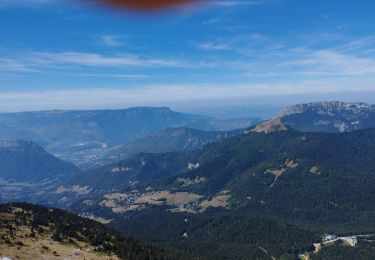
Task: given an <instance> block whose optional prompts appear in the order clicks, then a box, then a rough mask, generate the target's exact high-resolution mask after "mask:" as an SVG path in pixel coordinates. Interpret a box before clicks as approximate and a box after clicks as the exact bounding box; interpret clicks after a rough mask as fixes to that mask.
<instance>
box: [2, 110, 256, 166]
mask: <svg viewBox="0 0 375 260" xmlns="http://www.w3.org/2000/svg"><path fill="white" fill-rule="evenodd" d="M253 120H254V121H253ZM258 121H259V119H236V120H218V119H216V118H213V117H208V116H201V115H193V114H185V113H179V112H175V111H172V110H171V109H169V108H167V107H134V108H128V109H118V110H87V111H84V110H83V111H39V112H21V113H2V114H0V139H4V140H10V139H25V140H30V141H34V142H36V143H38V144H40V145H42V146H43V147H44V148H45V149H46V150H47V151H48V152H50V153H52V154H54V155H56V156H58V157H59V158H62V159H64V160H69V161H73V162H77V161H79V160H81V158H82V157H85V158H89V159H91V158H95V157H101V156H102V155H103V154H104V153H106V152H107V149H108V148H111V147H115V146H119V145H125V144H127V143H129V142H131V141H134V140H136V139H139V138H141V137H144V136H147V135H149V134H152V133H155V132H157V131H160V130H162V129H166V128H171V127H189V128H195V129H201V130H207V131H218V130H223V129H224V130H228V129H234V128H243V127H246V126H250V125H252V124H255V123H257V122H258Z"/></svg>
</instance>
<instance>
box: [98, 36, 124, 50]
mask: <svg viewBox="0 0 375 260" xmlns="http://www.w3.org/2000/svg"><path fill="white" fill-rule="evenodd" d="M100 41H101V43H103V44H104V45H106V46H109V47H118V46H122V45H123V42H122V37H120V36H114V35H103V36H101V37H100Z"/></svg>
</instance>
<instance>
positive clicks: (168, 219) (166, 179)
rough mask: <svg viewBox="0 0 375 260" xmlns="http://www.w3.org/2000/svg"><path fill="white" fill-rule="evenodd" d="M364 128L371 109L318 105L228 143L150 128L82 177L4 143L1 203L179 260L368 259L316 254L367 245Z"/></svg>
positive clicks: (372, 153)
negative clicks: (347, 239) (59, 212)
mask: <svg viewBox="0 0 375 260" xmlns="http://www.w3.org/2000/svg"><path fill="white" fill-rule="evenodd" d="M373 122H375V120H374V118H373V106H371V105H367V104H363V103H351V104H349V103H340V102H319V103H310V104H303V105H296V106H293V107H289V108H287V109H285V110H283V111H282V112H280V113H278V114H277V115H276V116H275V118H274V119H271V120H268V121H265V122H262V123H259V124H257V125H254V126H252V127H248V128H245V129H240V130H234V131H223V132H221V131H214V130H213V129H206V130H198V129H193V128H189V127H173V128H170V127H167V128H166V129H161V130H160V129H158V130H157V129H156V128H155V129H154V130H152V132H150V133H147V134H144V135H143V134H142V135H137V137H135V136H134V140H131V139H128V141H126V142H125V143H121V144H120V142H119V145H115V144H114V143H112V145H113V146H111V147H108V148H107V149H100V150H102V155H101V156H98V157H97V158H95V160H91V161H90V162H95V165H94V166H95V167H94V168H93V167H92V166H93V165H92V164H91V166H87V168H89V169H87V170H84V171H80V170H78V169H77V168H76V167H75V166H73V165H72V164H70V163H66V162H63V161H61V160H59V159H57V158H56V157H54V156H52V155H50V154H48V153H47V152H45V151H44V150H43V149H42V148H40V147H39V146H38V145H36V144H35V143H33V142H27V141H12V142H9V141H4V142H2V143H1V145H0V151H1V149H4V151H3V153H2V157H0V166H1V167H3V169H5V170H4V174H3V176H0V177H1V178H5V179H6V181H7V182H6V183H5V185H4V183H3V184H2V185H3V186H2V191H1V197H2V199H3V200H4V201H9V200H11V199H12V194H19V193H20V190H22V192H24V195H23V196H21V197H17V196H18V195H17V196H16V197H15V198H18V199H26V200H28V201H30V202H33V203H42V204H45V205H47V206H50V207H60V208H65V209H68V210H70V211H73V212H75V213H77V214H80V215H81V216H84V217H86V218H92V219H96V220H99V221H101V222H102V223H105V224H106V225H107V226H109V227H111V228H114V229H116V230H119V231H122V232H125V233H126V234H129V235H133V236H135V237H136V238H139V239H142V240H145V241H147V242H149V243H152V244H154V245H156V246H157V247H158V248H161V249H164V250H167V251H168V252H173V253H176V254H177V255H178V256H179V257H180V258H176V259H210V257H212V256H213V255H215V258H216V259H246V256H247V257H249V256H251V257H250V258H253V259H255V258H257V259H270V258H276V259H295V258H296V257H298V255H299V256H300V257H302V256H301V255H305V256H306V257H310V259H315V258H316V259H322V257H323V258H324V256H327V255H329V256H330V257H331V259H339V258H335V257H332V255H334V254H336V255H345V256H347V255H351V254H359V252H361V250H364V251H365V254H368V255H369V256H370V257H372V256H373V253H372V249H371V248H372V247H371V243H370V244H368V243H367V242H366V241H361V240H360V239H359V240H358V241H359V244H358V246H357V247H355V248H353V250H352V251H346V250H344V249H343V248H342V245H340V244H335V245H336V246H337V247H332V248H328V249H327V250H325V249H324V248H323V249H321V248H320V249H319V248H318V249H317V248H316V247H315V248H314V243H315V244H323V243H324V242H323V241H322V236H323V234H324V233H331V232H332V233H335V234H342V235H346V236H348V235H353V234H364V233H367V234H374V233H375V227H374V226H373V219H374V218H375V197H374V194H375V193H374V192H373V191H374V188H373V187H374V186H375V178H374V177H375V176H374V172H375V164H374V163H373V162H374V161H375V128H372V125H373ZM374 127H375V126H374ZM116 131H117V130H116ZM112 138H115V137H112ZM130 140H131V141H130ZM25 151H27V152H25ZM13 153H14V154H15V155H13V156H11V154H13ZM25 154H26V155H25ZM8 158H11V159H8ZM30 158H31V159H30ZM39 158H41V159H39ZM32 163H35V164H32ZM68 165H69V166H70V167H68ZM82 165H83V164H82ZM87 165H89V164H87ZM17 166H19V167H25V168H26V169H29V170H25V169H23V170H22V171H19V172H18V171H17V170H18V167H17ZM47 166H48V167H47ZM7 167H8V168H7ZM6 169H9V170H6ZM11 173H13V174H14V176H13V179H12V175H11ZM30 176H31V177H30ZM15 177H17V178H18V179H17V178H15ZM20 180H28V181H30V182H32V183H33V184H36V185H35V186H30V185H28V186H27V189H26V188H25V187H24V186H22V185H24V184H21V187H22V189H20V184H17V183H14V182H16V181H20ZM42 180H43V181H42ZM46 180H47V181H46ZM10 182H13V183H12V185H10ZM38 183H39V184H38ZM41 183H42V184H41ZM0 187H1V185H0ZM249 234H251V235H249ZM356 239H357V238H356ZM203 241H204V242H203ZM356 241H357V240H356ZM205 250H209V251H207V252H206V251H205ZM316 250H318V251H316ZM320 250H322V251H321V253H320ZM314 251H316V252H315V253H314ZM337 252H338V253H337ZM319 257H320V258H319ZM211 259H212V258H211ZM344 259H349V258H344ZM369 259H371V258H369Z"/></svg>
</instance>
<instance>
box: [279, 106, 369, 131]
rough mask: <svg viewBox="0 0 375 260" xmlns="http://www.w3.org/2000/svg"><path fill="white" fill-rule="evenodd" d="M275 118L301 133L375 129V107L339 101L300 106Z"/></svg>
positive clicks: (283, 111)
mask: <svg viewBox="0 0 375 260" xmlns="http://www.w3.org/2000/svg"><path fill="white" fill-rule="evenodd" d="M275 117H276V118H281V119H282V120H283V121H284V122H285V123H286V124H287V125H289V126H290V127H292V128H294V129H297V130H300V131H309V132H314V131H318V132H333V133H335V132H347V131H354V130H359V129H364V128H373V127H375V105H369V104H366V103H344V102H338V101H334V102H315V103H307V104H298V105H294V106H290V107H287V108H285V109H284V110H282V111H280V112H279V113H277V114H276V116H275Z"/></svg>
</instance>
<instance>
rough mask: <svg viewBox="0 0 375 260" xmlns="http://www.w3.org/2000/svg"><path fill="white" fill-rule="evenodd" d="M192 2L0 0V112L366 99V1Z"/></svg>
mask: <svg viewBox="0 0 375 260" xmlns="http://www.w3.org/2000/svg"><path fill="white" fill-rule="evenodd" d="M77 2H78V3H77ZM199 2H202V3H201V4H200V5H198V6H180V7H178V8H176V9H174V10H169V11H167V12H163V13H133V12H126V11H118V10H112V9H108V8H106V7H103V6H96V5H87V4H84V3H82V2H79V1H68V0H66V1H64V0H0V111H18V110H34V109H53V108H58V109H69V108H75V109H77V108H117V107H128V106H137V105H157V106H159V105H167V106H172V107H174V106H175V107H183V106H187V107H188V106H205V105H206V106H209V105H212V106H220V105H223V106H224V105H226V104H231V105H239V104H250V103H254V104H261V103H262V104H275V103H276V104H284V103H293V102H306V101H316V100H326V99H331V100H332V99H342V100H345V101H362V100H363V101H366V102H375V84H374V83H375V16H374V15H373V11H374V10H375V2H374V1H372V0H362V1H354V0H353V1H347V0H329V1H327V0H313V1H312V0H311V1H310V0H309V1H308V0H221V1H220V0H217V1H216V0H207V1H199Z"/></svg>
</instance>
